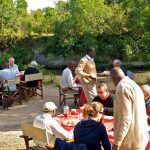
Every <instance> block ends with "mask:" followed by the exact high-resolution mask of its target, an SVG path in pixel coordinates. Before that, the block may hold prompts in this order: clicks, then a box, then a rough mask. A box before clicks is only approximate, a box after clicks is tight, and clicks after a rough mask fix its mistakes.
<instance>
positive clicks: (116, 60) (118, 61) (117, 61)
mask: <svg viewBox="0 0 150 150" xmlns="http://www.w3.org/2000/svg"><path fill="white" fill-rule="evenodd" d="M113 64H120V65H121V64H122V62H121V61H120V60H119V59H115V60H114V61H113Z"/></svg>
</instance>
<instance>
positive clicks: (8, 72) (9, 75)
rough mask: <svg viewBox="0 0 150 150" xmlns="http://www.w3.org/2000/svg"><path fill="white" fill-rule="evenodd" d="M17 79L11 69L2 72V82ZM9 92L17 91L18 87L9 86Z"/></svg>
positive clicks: (0, 77)
mask: <svg viewBox="0 0 150 150" xmlns="http://www.w3.org/2000/svg"><path fill="white" fill-rule="evenodd" d="M15 77H16V74H15V73H14V72H13V71H12V70H11V69H3V70H0V80H1V81H3V80H9V79H13V78H15ZM6 90H8V89H6ZM9 90H10V91H15V90H16V85H11V86H9Z"/></svg>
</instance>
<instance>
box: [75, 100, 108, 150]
mask: <svg viewBox="0 0 150 150" xmlns="http://www.w3.org/2000/svg"><path fill="white" fill-rule="evenodd" d="M83 117H84V118H85V119H84V120H82V121H80V122H79V123H78V124H77V125H76V127H75V129H74V140H75V143H76V144H86V146H87V148H88V150H102V147H103V149H104V150H111V145H110V143H109V139H108V135H107V132H106V128H105V126H104V125H103V124H102V123H101V122H102V117H103V106H102V104H101V103H98V102H92V103H91V104H86V105H85V106H84V109H83Z"/></svg>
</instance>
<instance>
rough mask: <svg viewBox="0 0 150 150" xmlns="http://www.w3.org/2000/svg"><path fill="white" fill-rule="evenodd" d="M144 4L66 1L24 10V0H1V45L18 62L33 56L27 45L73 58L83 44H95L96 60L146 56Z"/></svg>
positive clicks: (149, 54)
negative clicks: (21, 42) (53, 6)
mask: <svg viewBox="0 0 150 150" xmlns="http://www.w3.org/2000/svg"><path fill="white" fill-rule="evenodd" d="M149 6H150V2H149V1H148V0H137V1H135V0H70V1H68V2H63V1H58V3H57V4H56V7H55V8H44V9H43V10H41V9H38V10H36V11H31V12H30V13H27V2H26V1H25V0H1V5H0V22H1V24H0V50H7V51H8V52H7V53H5V52H4V54H3V55H6V56H7V57H8V55H11V56H12V55H13V56H14V57H15V58H16V61H18V62H19V63H20V64H24V63H29V60H31V59H32V58H33V56H32V52H31V49H38V50H39V51H40V53H44V54H45V55H48V56H56V55H57V56H63V57H70V56H74V57H75V56H81V55H83V54H84V53H85V51H84V50H85V49H86V47H88V46H93V47H95V48H96V50H97V58H96V60H97V63H101V62H106V63H107V62H109V61H111V60H112V59H115V58H119V59H122V60H124V61H131V60H136V61H138V60H149V59H150V44H149V43H150V38H149V37H150V9H149ZM25 39H29V41H30V42H26V43H25V42H24V43H23V44H22V45H20V44H19V43H20V41H25ZM14 47H15V48H14ZM20 47H21V48H20ZM22 58H23V59H22ZM3 59H6V58H5V57H3V58H2V60H1V61H3Z"/></svg>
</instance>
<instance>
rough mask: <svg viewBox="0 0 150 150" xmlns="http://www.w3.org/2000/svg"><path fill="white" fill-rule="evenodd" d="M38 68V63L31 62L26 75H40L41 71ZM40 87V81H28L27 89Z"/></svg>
mask: <svg viewBox="0 0 150 150" xmlns="http://www.w3.org/2000/svg"><path fill="white" fill-rule="evenodd" d="M36 67H37V62H36V61H31V63H30V66H29V67H28V68H27V69H26V70H25V72H24V74H25V75H26V74H35V73H39V70H38V69H37V68H36ZM37 86H38V81H37V80H35V81H28V82H27V87H37Z"/></svg>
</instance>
